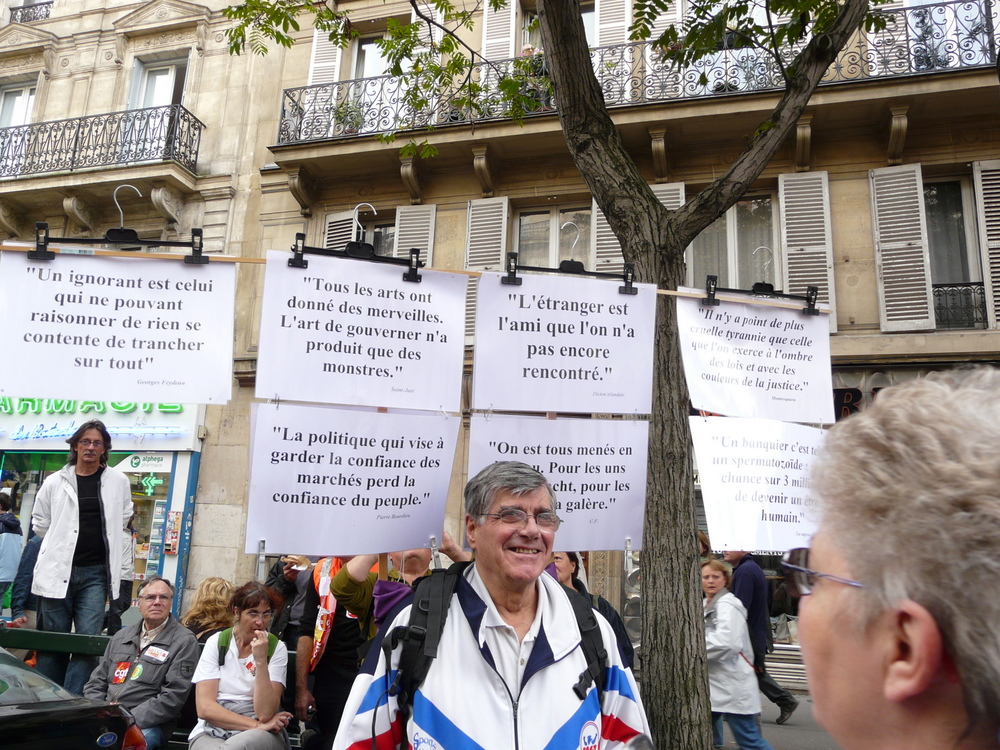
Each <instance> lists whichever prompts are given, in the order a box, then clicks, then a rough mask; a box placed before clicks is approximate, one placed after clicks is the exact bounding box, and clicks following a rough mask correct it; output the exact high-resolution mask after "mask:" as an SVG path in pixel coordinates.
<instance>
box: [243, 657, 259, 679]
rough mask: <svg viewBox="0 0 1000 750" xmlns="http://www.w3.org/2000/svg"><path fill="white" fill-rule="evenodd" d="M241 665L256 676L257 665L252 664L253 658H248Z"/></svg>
mask: <svg viewBox="0 0 1000 750" xmlns="http://www.w3.org/2000/svg"><path fill="white" fill-rule="evenodd" d="M243 666H245V667H246V668H247V671H248V672H250V674H251V675H253V676H254V677H256V676H257V667H255V666H254V663H253V659H248V660H247V661H246V663H245V664H244V665H243Z"/></svg>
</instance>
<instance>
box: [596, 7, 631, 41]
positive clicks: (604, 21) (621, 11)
mask: <svg viewBox="0 0 1000 750" xmlns="http://www.w3.org/2000/svg"><path fill="white" fill-rule="evenodd" d="M594 15H595V17H596V22H597V46H598V47H607V46H608V45H611V44H625V42H627V41H628V25H629V21H630V20H631V19H632V2H631V0H595V2H594Z"/></svg>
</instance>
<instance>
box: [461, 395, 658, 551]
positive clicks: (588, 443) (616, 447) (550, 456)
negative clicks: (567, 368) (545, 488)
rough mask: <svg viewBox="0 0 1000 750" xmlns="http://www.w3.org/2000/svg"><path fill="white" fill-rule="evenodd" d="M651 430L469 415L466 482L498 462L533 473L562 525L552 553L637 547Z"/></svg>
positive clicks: (615, 423) (628, 424) (621, 423)
mask: <svg viewBox="0 0 1000 750" xmlns="http://www.w3.org/2000/svg"><path fill="white" fill-rule="evenodd" d="M648 443H649V423H648V422H645V421H637V420H602V419H542V418H539V417H508V416H490V417H485V416H482V415H478V414H473V415H472V427H471V430H470V438H469V476H470V477H471V476H474V475H475V474H476V473H477V472H479V471H480V470H481V469H483V468H484V467H485V466H487V465H488V464H491V463H493V462H495V461H521V462H523V463H526V464H528V465H530V466H534V467H535V468H536V469H538V470H539V471H540V472H542V474H544V475H545V477H546V479H548V480H549V484H550V485H552V489H553V491H554V492H555V496H556V513H558V514H559V517H560V518H561V519H562V520H563V523H562V525H561V526H560V527H559V531H558V532H557V533H556V542H555V545H556V546H555V548H556V549H565V550H600V549H624V548H625V540H626V538H631V540H632V548H633V549H639V548H641V547H642V519H643V509H644V507H645V500H646V457H647V453H648Z"/></svg>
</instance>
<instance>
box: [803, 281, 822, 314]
mask: <svg viewBox="0 0 1000 750" xmlns="http://www.w3.org/2000/svg"><path fill="white" fill-rule="evenodd" d="M817 297H819V287H818V286H807V287H806V306H805V307H803V308H802V314H803V315H819V310H817V309H816V298H817Z"/></svg>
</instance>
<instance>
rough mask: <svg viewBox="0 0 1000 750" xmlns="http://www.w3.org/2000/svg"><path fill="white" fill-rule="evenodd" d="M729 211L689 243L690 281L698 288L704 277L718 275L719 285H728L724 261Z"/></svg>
mask: <svg viewBox="0 0 1000 750" xmlns="http://www.w3.org/2000/svg"><path fill="white" fill-rule="evenodd" d="M728 216H729V213H728V212H727V213H725V214H723V215H722V216H720V217H719V218H718V219H716V220H715V222H714V223H713V224H712V225H711V226H709V227H708V229H706V230H705V231H704V232H702V233H701V234H699V235H698V236H697V237H695V238H694V242H692V243H691V283H692V284H694V286H696V287H698V288H699V289H700V288H702V287H704V286H705V277H706V276H708V275H710V274H711V275H714V276H718V277H719V286H730V284H729V273H728V264H727V262H726V227H727V225H728Z"/></svg>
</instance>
